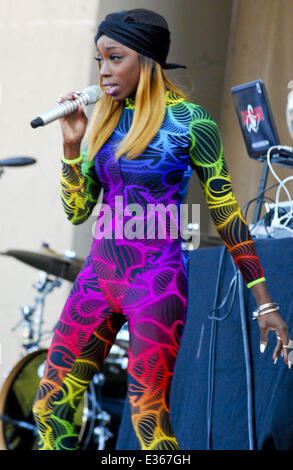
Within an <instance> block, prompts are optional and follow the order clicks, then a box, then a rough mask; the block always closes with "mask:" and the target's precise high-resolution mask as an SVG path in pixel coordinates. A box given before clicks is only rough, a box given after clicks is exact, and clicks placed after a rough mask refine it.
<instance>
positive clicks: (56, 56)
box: [0, 0, 99, 381]
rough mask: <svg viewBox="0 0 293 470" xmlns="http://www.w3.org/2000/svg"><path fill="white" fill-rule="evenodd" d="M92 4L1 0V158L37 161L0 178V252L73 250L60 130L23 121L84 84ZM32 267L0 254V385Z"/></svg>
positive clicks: (55, 307) (13, 353) (61, 293)
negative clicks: (62, 189) (44, 246)
mask: <svg viewBox="0 0 293 470" xmlns="http://www.w3.org/2000/svg"><path fill="white" fill-rule="evenodd" d="M98 6H99V2H98V1H97V0H86V1H73V0H63V1H62V2H60V1H57V0H48V1H44V0H26V1H25V2H24V1H22V0H2V1H1V2H0V83H1V88H2V101H1V104H0V129H1V131H0V132H1V146H0V159H2V158H6V157H8V156H14V155H31V156H33V157H35V158H36V159H37V164H36V165H34V166H30V167H23V168H14V169H13V168H11V169H7V170H5V173H4V175H3V176H2V177H1V178H0V204H1V228H0V251H5V250H7V249H24V250H32V251H38V250H39V249H40V246H41V243H42V241H44V240H47V241H48V242H49V243H50V244H51V247H52V248H53V249H55V250H56V251H58V252H60V253H62V252H64V251H65V250H66V249H70V248H72V238H73V227H72V226H71V224H70V223H69V222H67V221H66V219H65V217H64V213H63V210H62V207H61V204H60V196H59V181H58V180H59V171H60V155H61V152H62V146H61V142H62V141H61V131H60V125H59V123H58V122H56V123H52V124H50V125H49V126H46V127H44V128H39V129H35V130H33V129H32V128H31V127H30V121H31V120H32V119H33V118H35V117H36V116H37V114H38V113H39V112H41V111H44V110H46V109H48V108H49V107H51V106H53V105H54V104H55V102H56V99H57V98H58V96H59V95H60V94H61V93H64V92H67V91H69V90H72V89H76V88H83V87H86V86H88V84H89V83H90V72H91V70H90V66H89V64H90V62H91V60H92V55H93V54H92V49H91V47H92V42H93V41H92V37H93V35H94V33H95V30H96V18H97V9H98ZM38 278H39V272H38V270H36V269H34V268H31V267H30V266H28V265H26V264H23V263H21V262H19V261H17V260H15V259H14V258H10V257H7V258H6V257H3V256H1V257H0V280H1V283H0V326H1V333H0V342H1V350H2V358H1V364H0V381H2V378H3V374H5V373H6V372H7V370H8V368H9V367H10V366H11V365H12V364H14V363H15V361H16V360H17V359H18V357H19V353H20V348H19V345H20V344H21V329H18V330H17V331H16V332H15V333H11V327H12V326H13V325H14V324H15V323H16V322H17V321H18V320H19V318H20V315H19V313H18V310H19V307H20V306H22V305H24V304H31V303H32V302H33V300H34V297H35V295H36V291H35V290H34V289H33V287H32V285H33V284H34V283H35V282H37V280H38ZM69 287H70V284H69V283H68V282H67V281H65V282H64V284H63V286H62V287H61V288H60V289H56V290H55V291H54V292H53V293H51V294H50V295H49V297H48V301H47V304H46V308H45V325H44V330H48V329H51V328H52V326H53V325H54V324H55V322H56V320H57V317H58V315H59V314H60V310H61V307H62V306H63V304H64V301H65V299H66V296H67V293H68V289H69Z"/></svg>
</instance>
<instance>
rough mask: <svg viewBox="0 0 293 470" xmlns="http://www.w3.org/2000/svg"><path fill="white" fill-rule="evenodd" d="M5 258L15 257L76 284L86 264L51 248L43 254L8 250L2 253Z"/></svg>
mask: <svg viewBox="0 0 293 470" xmlns="http://www.w3.org/2000/svg"><path fill="white" fill-rule="evenodd" d="M0 254H1V255H4V256H13V257H14V258H16V259H18V260H19V261H22V262H23V263H25V264H28V265H30V266H32V267H34V268H36V269H38V270H40V271H45V272H46V273H48V274H52V275H54V276H61V277H62V278H63V279H66V280H67V281H72V282H74V280H75V278H76V276H77V275H78V273H79V271H80V270H81V267H82V265H83V263H84V261H85V260H84V259H82V258H77V257H74V258H67V257H66V256H64V255H61V254H59V253H57V252H54V251H53V250H51V249H50V248H44V249H43V252H33V251H26V250H7V251H5V252H0Z"/></svg>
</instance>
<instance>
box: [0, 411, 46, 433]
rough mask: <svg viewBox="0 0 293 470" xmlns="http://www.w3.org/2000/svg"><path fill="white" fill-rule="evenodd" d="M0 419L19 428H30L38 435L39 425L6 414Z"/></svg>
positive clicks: (0, 416)
mask: <svg viewBox="0 0 293 470" xmlns="http://www.w3.org/2000/svg"><path fill="white" fill-rule="evenodd" d="M0 420H2V421H6V422H7V423H12V424H15V426H18V427H19V428H23V429H28V430H29V431H32V432H33V433H34V435H35V436H37V434H38V428H37V426H34V425H33V424H30V423H28V422H27V421H19V420H17V419H12V418H9V416H5V415H0Z"/></svg>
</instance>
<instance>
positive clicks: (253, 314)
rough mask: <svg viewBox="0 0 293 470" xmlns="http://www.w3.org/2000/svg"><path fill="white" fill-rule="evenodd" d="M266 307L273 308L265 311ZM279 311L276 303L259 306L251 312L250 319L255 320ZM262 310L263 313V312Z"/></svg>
mask: <svg viewBox="0 0 293 470" xmlns="http://www.w3.org/2000/svg"><path fill="white" fill-rule="evenodd" d="M267 307H273V308H271V309H269V310H265V308H267ZM279 309H280V307H279V305H278V304H276V303H270V304H264V305H260V306H259V307H258V309H256V310H255V311H254V312H252V319H253V320H256V319H257V318H258V317H259V316H260V315H266V314H267V313H271V312H276V311H278V310H279ZM263 310H264V311H263Z"/></svg>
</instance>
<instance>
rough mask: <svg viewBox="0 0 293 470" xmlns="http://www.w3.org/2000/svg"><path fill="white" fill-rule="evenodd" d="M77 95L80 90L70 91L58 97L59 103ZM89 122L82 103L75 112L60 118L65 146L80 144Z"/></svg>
mask: <svg viewBox="0 0 293 470" xmlns="http://www.w3.org/2000/svg"><path fill="white" fill-rule="evenodd" d="M77 96H78V92H72V93H68V94H67V95H66V96H61V97H60V98H59V99H58V103H62V102H63V101H66V100H75V99H76V98H77ZM87 122H88V118H87V116H86V114H85V112H84V107H83V106H82V105H80V106H79V107H78V109H77V110H76V111H75V112H74V113H71V114H69V115H68V116H65V117H63V118H61V119H60V124H61V130H62V133H63V140H64V145H65V146H72V145H79V144H80V143H81V141H82V139H83V136H84V134H85V131H86V126H87Z"/></svg>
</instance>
